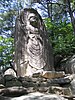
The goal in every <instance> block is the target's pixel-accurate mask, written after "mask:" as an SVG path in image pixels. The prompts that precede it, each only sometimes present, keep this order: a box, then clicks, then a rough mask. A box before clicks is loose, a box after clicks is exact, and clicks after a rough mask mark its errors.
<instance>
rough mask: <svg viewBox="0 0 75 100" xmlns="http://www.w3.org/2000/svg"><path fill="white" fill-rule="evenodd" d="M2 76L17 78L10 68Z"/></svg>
mask: <svg viewBox="0 0 75 100" xmlns="http://www.w3.org/2000/svg"><path fill="white" fill-rule="evenodd" d="M4 75H12V76H14V77H17V76H16V72H15V71H14V70H13V69H12V68H8V69H7V70H6V71H5V72H4Z"/></svg>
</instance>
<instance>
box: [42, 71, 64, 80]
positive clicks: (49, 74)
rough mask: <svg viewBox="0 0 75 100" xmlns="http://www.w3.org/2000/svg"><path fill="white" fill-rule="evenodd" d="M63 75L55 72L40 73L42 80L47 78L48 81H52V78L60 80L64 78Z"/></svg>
mask: <svg viewBox="0 0 75 100" xmlns="http://www.w3.org/2000/svg"><path fill="white" fill-rule="evenodd" d="M64 76H65V73H64V72H61V71H60V72H56V71H43V73H42V77H44V78H49V79H53V78H60V77H64Z"/></svg>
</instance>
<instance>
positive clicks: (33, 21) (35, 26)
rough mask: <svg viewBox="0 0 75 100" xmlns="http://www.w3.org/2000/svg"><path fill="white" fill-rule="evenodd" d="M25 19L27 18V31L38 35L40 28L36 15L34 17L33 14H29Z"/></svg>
mask: <svg viewBox="0 0 75 100" xmlns="http://www.w3.org/2000/svg"><path fill="white" fill-rule="evenodd" d="M27 17H28V20H27V29H28V30H29V31H30V33H32V34H33V33H38V31H39V27H40V21H39V17H38V16H37V15H35V14H34V13H29V14H28V16H27Z"/></svg>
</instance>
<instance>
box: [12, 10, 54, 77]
mask: <svg viewBox="0 0 75 100" xmlns="http://www.w3.org/2000/svg"><path fill="white" fill-rule="evenodd" d="M14 36H15V70H16V71H17V75H18V76H22V77H24V76H29V75H30V76H32V74H33V73H37V72H42V71H43V70H54V68H53V66H54V65H53V55H52V47H51V44H50V43H49V40H48V37H47V32H46V29H45V25H44V23H43V20H42V18H41V16H40V15H39V14H38V12H37V11H36V10H34V9H24V10H23V11H21V13H20V15H19V16H18V17H17V19H16V28H15V34H14Z"/></svg>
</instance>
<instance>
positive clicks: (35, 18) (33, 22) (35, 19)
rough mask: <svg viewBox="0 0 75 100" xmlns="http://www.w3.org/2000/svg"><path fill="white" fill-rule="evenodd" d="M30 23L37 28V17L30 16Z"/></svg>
mask: <svg viewBox="0 0 75 100" xmlns="http://www.w3.org/2000/svg"><path fill="white" fill-rule="evenodd" d="M30 24H31V25H32V26H33V27H35V28H38V18H37V17H34V16H33V17H31V18H30Z"/></svg>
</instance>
